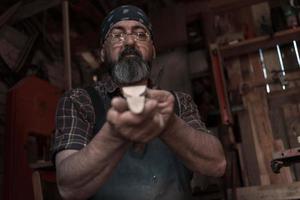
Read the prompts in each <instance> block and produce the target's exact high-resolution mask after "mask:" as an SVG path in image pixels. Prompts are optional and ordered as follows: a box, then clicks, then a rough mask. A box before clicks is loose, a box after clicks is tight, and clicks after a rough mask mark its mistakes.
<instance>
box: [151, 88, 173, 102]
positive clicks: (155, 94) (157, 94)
mask: <svg viewBox="0 0 300 200" xmlns="http://www.w3.org/2000/svg"><path fill="white" fill-rule="evenodd" d="M146 95H147V97H148V98H150V99H155V100H157V101H158V102H164V101H167V100H168V99H169V98H174V97H173V95H172V93H170V92H168V91H165V90H152V89H147V93H146Z"/></svg>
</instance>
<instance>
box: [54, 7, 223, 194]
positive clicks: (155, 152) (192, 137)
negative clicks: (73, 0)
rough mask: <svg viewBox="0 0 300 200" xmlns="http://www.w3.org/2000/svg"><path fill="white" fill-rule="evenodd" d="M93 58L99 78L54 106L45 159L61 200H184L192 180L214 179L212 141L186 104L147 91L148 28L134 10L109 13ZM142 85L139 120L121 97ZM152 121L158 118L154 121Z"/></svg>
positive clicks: (183, 98) (219, 167)
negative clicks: (49, 159)
mask: <svg viewBox="0 0 300 200" xmlns="http://www.w3.org/2000/svg"><path fill="white" fill-rule="evenodd" d="M100 36H101V42H100V46H101V51H100V58H101V61H102V63H103V66H105V68H106V69H107V74H108V75H107V76H106V77H105V78H103V80H101V81H99V82H97V83H96V84H95V85H94V86H92V87H89V88H85V89H82V88H77V89H73V90H71V91H68V92H66V93H65V95H64V96H63V97H62V98H61V99H60V101H59V104H58V107H57V115H56V132H55V140H54V146H53V157H54V160H55V166H56V171H57V182H58V188H59V191H60V194H61V195H62V197H63V198H65V199H72V200H74V199H101V200H106V199H107V200H116V199H120V200H148V199H159V200H187V199H191V188H190V180H191V178H192V173H193V172H197V173H199V174H204V175H207V176H221V175H223V173H224V171H225V167H226V161H225V158H224V153H223V149H222V146H221V144H220V142H219V140H218V139H217V138H216V137H214V136H213V135H211V134H210V132H209V131H208V130H207V129H206V128H205V125H204V124H203V123H202V121H201V120H200V117H199V113H198V110H197V107H196V105H195V104H194V103H193V101H192V98H191V97H190V96H189V95H187V94H184V93H181V92H169V91H165V90H157V89H153V85H152V84H151V81H150V70H151V62H152V60H153V58H154V57H155V47H154V44H153V38H152V27H151V24H150V21H149V19H148V17H147V16H146V14H145V13H144V12H143V11H142V10H141V9H139V8H137V7H135V6H131V5H125V6H121V7H118V8H116V9H114V10H113V11H112V12H110V13H109V14H108V16H107V17H106V18H105V19H104V21H103V23H102V26H101V33H100ZM136 85H146V86H147V90H146V94H145V97H146V100H145V104H144V108H143V110H142V112H141V113H134V112H132V111H131V110H130V109H129V108H128V103H127V101H126V99H125V98H124V96H123V94H122V92H121V89H122V87H124V86H136ZM157 116H160V117H157Z"/></svg>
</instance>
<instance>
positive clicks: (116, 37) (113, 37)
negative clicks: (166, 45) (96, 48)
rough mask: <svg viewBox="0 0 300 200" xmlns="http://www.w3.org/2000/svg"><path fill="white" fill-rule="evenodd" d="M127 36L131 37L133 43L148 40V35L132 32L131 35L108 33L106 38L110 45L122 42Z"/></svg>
mask: <svg viewBox="0 0 300 200" xmlns="http://www.w3.org/2000/svg"><path fill="white" fill-rule="evenodd" d="M128 36H132V37H133V39H134V41H137V42H147V41H149V40H150V34H149V33H147V32H132V33H125V32H120V33H109V35H108V37H107V38H109V40H110V42H112V43H121V42H124V41H125V40H126V39H127V37H128Z"/></svg>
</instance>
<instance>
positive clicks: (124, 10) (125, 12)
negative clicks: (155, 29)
mask: <svg viewBox="0 0 300 200" xmlns="http://www.w3.org/2000/svg"><path fill="white" fill-rule="evenodd" d="M124 20H135V21H138V22H140V23H142V24H143V25H144V26H145V27H146V28H147V29H148V31H149V32H150V34H151V37H152V25H151V23H150V20H149V18H148V17H147V15H146V14H145V13H144V11H143V10H141V9H140V8H138V7H136V6H132V5H124V6H120V7H118V8H115V9H114V10H112V11H111V12H110V13H109V14H108V15H107V16H106V17H105V19H104V20H103V22H102V25H101V31H100V38H101V44H102V43H103V42H104V39H105V38H106V35H107V33H108V32H109V31H110V29H111V27H112V26H113V25H114V24H116V23H117V22H119V21H124Z"/></svg>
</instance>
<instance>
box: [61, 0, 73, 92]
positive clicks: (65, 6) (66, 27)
mask: <svg viewBox="0 0 300 200" xmlns="http://www.w3.org/2000/svg"><path fill="white" fill-rule="evenodd" d="M62 13H63V32H64V61H65V89H66V90H69V89H71V88H72V68H71V51H70V24H69V2H68V0H64V1H63V2H62Z"/></svg>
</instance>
